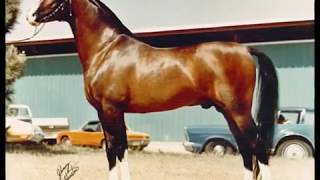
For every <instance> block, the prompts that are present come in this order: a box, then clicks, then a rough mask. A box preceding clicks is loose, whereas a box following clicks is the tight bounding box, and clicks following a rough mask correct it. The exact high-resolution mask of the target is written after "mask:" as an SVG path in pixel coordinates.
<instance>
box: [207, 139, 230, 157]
mask: <svg viewBox="0 0 320 180" xmlns="http://www.w3.org/2000/svg"><path fill="white" fill-rule="evenodd" d="M204 152H205V153H208V154H214V155H218V156H223V155H226V154H232V153H233V149H232V147H231V146H230V145H229V144H227V143H226V142H223V141H210V142H208V143H207V144H206V146H205V147H204Z"/></svg>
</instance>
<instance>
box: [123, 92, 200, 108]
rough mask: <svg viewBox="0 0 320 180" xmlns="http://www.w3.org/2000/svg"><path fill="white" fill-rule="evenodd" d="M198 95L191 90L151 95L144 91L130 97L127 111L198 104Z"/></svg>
mask: <svg viewBox="0 0 320 180" xmlns="http://www.w3.org/2000/svg"><path fill="white" fill-rule="evenodd" d="M199 99H200V98H199V95H198V94H197V93H196V92H194V91H191V90H189V91H188V90H185V91H184V92H181V93H177V94H171V95H170V96H166V95H162V96H160V95H158V96H153V94H152V93H151V94H150V93H149V94H148V93H145V95H144V96H143V97H140V98H137V99H132V100H131V101H130V102H129V103H128V105H127V112H133V113H146V112H159V111H167V110H173V109H176V108H179V107H183V106H192V105H196V104H200V100H199Z"/></svg>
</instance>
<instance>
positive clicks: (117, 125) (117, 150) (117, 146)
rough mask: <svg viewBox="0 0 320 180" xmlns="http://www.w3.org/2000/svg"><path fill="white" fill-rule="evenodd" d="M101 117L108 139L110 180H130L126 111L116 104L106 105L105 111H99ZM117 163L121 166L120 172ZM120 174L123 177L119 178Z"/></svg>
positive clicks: (107, 151)
mask: <svg viewBox="0 0 320 180" xmlns="http://www.w3.org/2000/svg"><path fill="white" fill-rule="evenodd" d="M99 118H100V122H101V125H102V127H103V130H104V135H105V141H106V154H107V158H108V162H109V180H118V179H121V180H129V179H130V176H129V168H128V161H127V154H128V142H127V134H126V126H125V122H124V113H123V112H122V111H120V110H118V109H117V108H116V107H114V106H111V105H104V107H103V111H101V112H99ZM118 161H119V162H118ZM117 165H119V166H120V167H119V168H120V174H119V172H118V167H117ZM119 175H120V177H121V178H119Z"/></svg>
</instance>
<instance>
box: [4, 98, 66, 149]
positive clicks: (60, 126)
mask: <svg viewBox="0 0 320 180" xmlns="http://www.w3.org/2000/svg"><path fill="white" fill-rule="evenodd" d="M6 118H11V119H12V118H14V119H18V120H22V121H25V122H29V123H31V124H34V125H37V126H39V127H40V128H41V129H42V131H43V132H44V134H45V137H44V141H45V142H47V143H49V144H54V143H55V142H56V137H57V134H58V132H60V131H65V130H69V121H68V118H34V117H32V112H31V109H30V107H29V106H27V105H23V104H10V105H9V106H8V113H7V115H6Z"/></svg>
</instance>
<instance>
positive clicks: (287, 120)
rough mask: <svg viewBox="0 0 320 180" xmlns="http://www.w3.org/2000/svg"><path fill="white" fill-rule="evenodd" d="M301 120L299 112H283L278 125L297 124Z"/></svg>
mask: <svg viewBox="0 0 320 180" xmlns="http://www.w3.org/2000/svg"><path fill="white" fill-rule="evenodd" d="M299 118H300V112H298V111H282V112H281V113H280V115H279V118H278V124H296V123H297V122H298V120H299Z"/></svg>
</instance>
